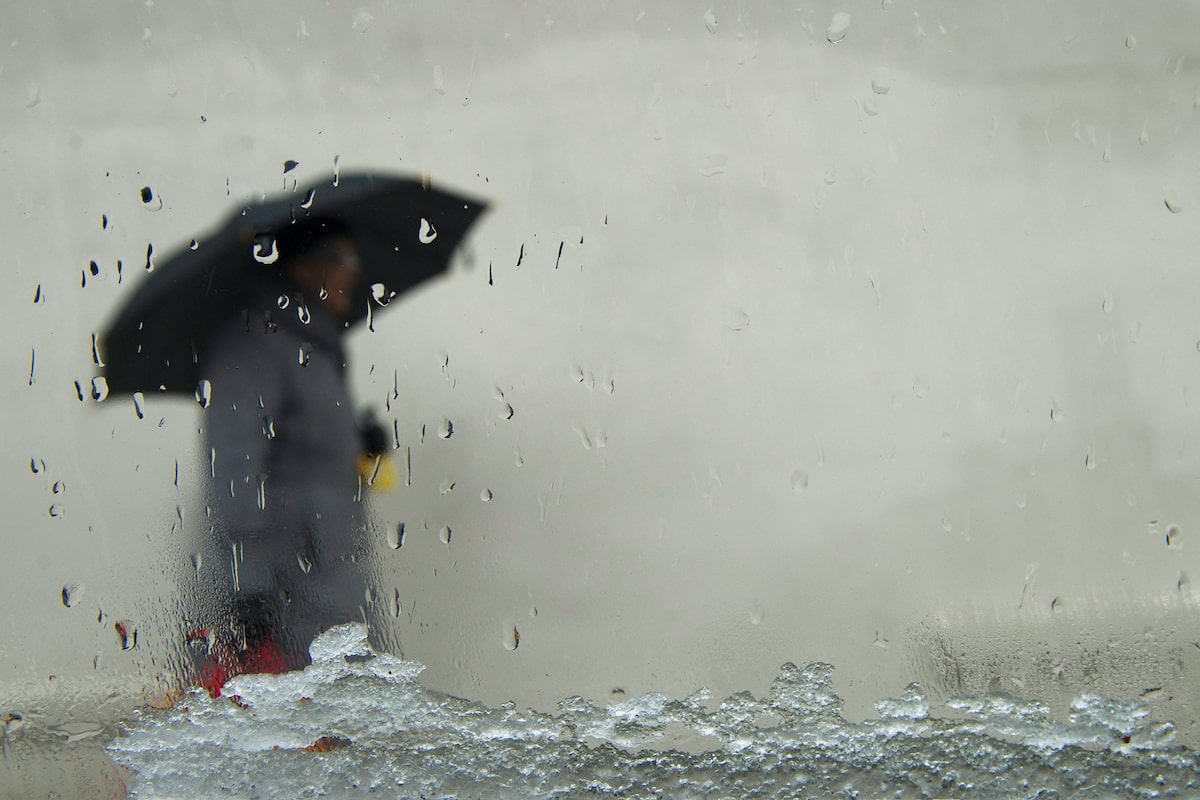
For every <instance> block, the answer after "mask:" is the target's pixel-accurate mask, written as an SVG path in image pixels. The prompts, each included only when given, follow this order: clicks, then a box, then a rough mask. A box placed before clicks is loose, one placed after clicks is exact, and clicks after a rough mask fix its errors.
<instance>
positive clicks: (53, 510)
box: [49, 503, 64, 519]
mask: <svg viewBox="0 0 1200 800" xmlns="http://www.w3.org/2000/svg"><path fill="white" fill-rule="evenodd" d="M63 513H64V511H63V507H62V506H60V505H59V504H58V503H55V504H54V505H52V506H50V509H49V514H50V516H51V517H53V518H54V519H62V518H63Z"/></svg>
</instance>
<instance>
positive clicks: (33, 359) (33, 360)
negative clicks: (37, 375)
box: [29, 349, 37, 386]
mask: <svg viewBox="0 0 1200 800" xmlns="http://www.w3.org/2000/svg"><path fill="white" fill-rule="evenodd" d="M36 367H37V351H36V350H33V349H31V350H30V351H29V385H30V386H33V372H34V370H35V369H36Z"/></svg>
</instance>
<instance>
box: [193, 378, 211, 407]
mask: <svg viewBox="0 0 1200 800" xmlns="http://www.w3.org/2000/svg"><path fill="white" fill-rule="evenodd" d="M196 402H197V403H199V404H200V407H201V408H208V405H209V403H211V402H212V382H211V381H209V380H208V379H207V378H205V379H203V380H201V381H200V382H199V383H197V384H196Z"/></svg>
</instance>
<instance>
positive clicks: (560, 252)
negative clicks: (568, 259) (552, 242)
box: [554, 242, 566, 269]
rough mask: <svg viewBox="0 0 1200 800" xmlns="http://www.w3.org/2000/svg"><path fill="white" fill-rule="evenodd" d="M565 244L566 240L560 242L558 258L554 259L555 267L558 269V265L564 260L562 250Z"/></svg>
mask: <svg viewBox="0 0 1200 800" xmlns="http://www.w3.org/2000/svg"><path fill="white" fill-rule="evenodd" d="M564 244H566V242H559V243H558V258H556V259H554V268H555V269H558V265H559V263H560V262H561V261H562V251H563V245H564Z"/></svg>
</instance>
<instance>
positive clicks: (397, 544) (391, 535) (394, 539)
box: [387, 522, 404, 550]
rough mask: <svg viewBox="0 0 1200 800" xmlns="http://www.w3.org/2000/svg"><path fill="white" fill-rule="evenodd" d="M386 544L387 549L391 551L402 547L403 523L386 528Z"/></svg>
mask: <svg viewBox="0 0 1200 800" xmlns="http://www.w3.org/2000/svg"><path fill="white" fill-rule="evenodd" d="M387 543H388V547H390V548H392V549H393V550H399V549H400V548H401V547H403V546H404V523H403V522H401V523H399V524H397V525H396V526H395V527H391V528H388V530H387Z"/></svg>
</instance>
